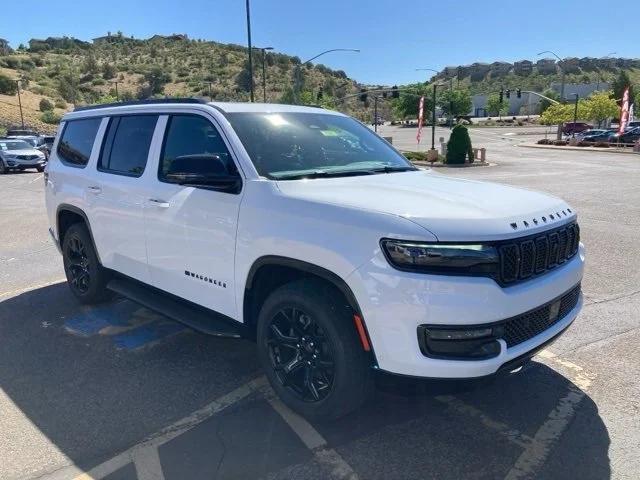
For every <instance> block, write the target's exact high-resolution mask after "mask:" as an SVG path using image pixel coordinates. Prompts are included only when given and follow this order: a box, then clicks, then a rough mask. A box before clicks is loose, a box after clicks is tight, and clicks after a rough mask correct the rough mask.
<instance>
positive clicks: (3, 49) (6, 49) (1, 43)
mask: <svg viewBox="0 0 640 480" xmlns="http://www.w3.org/2000/svg"><path fill="white" fill-rule="evenodd" d="M11 52H13V49H12V48H11V47H10V46H9V42H7V41H6V40H5V39H4V38H0V55H9V54H10V53H11Z"/></svg>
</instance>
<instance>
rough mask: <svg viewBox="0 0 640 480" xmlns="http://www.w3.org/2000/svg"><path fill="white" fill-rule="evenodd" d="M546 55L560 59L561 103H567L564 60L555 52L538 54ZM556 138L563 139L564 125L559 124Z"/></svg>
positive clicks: (546, 51)
mask: <svg viewBox="0 0 640 480" xmlns="http://www.w3.org/2000/svg"><path fill="white" fill-rule="evenodd" d="M544 53H550V54H551V55H553V56H554V57H556V58H557V59H558V68H560V71H561V72H562V75H561V77H560V102H561V103H566V100H565V98H564V81H565V71H564V67H563V66H562V59H561V58H560V57H559V56H558V55H557V54H556V53H555V52H552V51H551V50H545V51H543V52H540V53H538V55H542V54H544ZM556 138H557V139H558V140H561V139H562V124H561V123H559V124H558V132H557V134H556Z"/></svg>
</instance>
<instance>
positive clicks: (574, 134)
mask: <svg viewBox="0 0 640 480" xmlns="http://www.w3.org/2000/svg"><path fill="white" fill-rule="evenodd" d="M574 95H575V96H576V104H575V105H574V107H573V124H574V125H573V126H574V128H573V134H572V135H571V136H572V137H573V138H575V137H576V129H575V123H576V122H577V121H578V98H579V97H578V94H577V93H574Z"/></svg>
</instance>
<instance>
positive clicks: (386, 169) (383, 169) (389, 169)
mask: <svg viewBox="0 0 640 480" xmlns="http://www.w3.org/2000/svg"><path fill="white" fill-rule="evenodd" d="M414 170H417V168H415V167H408V166H407V167H391V166H389V165H386V166H384V167H380V168H372V169H371V170H370V172H374V173H379V172H382V173H393V172H411V171H414Z"/></svg>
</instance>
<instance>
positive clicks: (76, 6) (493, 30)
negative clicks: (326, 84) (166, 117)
mask: <svg viewBox="0 0 640 480" xmlns="http://www.w3.org/2000/svg"><path fill="white" fill-rule="evenodd" d="M3 3H5V5H3V7H2V13H3V15H2V18H3V19H5V20H6V19H13V21H11V22H7V21H0V37H2V38H5V39H7V40H8V41H9V42H10V44H11V45H12V46H13V47H17V46H18V45H19V44H20V43H24V44H26V43H27V42H28V40H29V39H30V38H44V37H47V36H63V35H66V36H72V37H76V38H80V39H82V40H90V39H91V38H93V37H97V36H101V35H106V33H107V32H108V31H111V32H112V33H115V32H117V31H118V30H120V31H122V32H123V33H124V34H125V35H127V36H129V35H134V36H135V37H136V38H146V37H149V36H151V35H153V34H155V33H159V34H170V33H186V34H187V35H189V37H190V38H196V39H197V38H202V39H205V40H215V41H218V42H224V43H236V44H243V45H246V42H247V30H246V11H245V0H171V1H168V0H109V1H108V2H105V1H101V2H97V1H93V0H85V1H83V0H55V1H51V0H47V1H44V0H32V1H31V2H29V4H30V6H29V8H28V10H29V12H31V13H29V14H28V13H27V10H26V9H25V7H24V4H23V2H7V1H5V2H3ZM35 12H37V13H35ZM623 12H624V15H623V14H622V13H621V14H620V15H616V14H615V10H614V7H613V4H611V5H608V4H607V3H606V2H605V3H602V1H601V0H599V1H597V2H596V1H592V0H581V1H577V0H553V1H550V0H537V1H536V2H535V3H534V2H530V1H528V2H524V1H513V0H511V1H508V2H507V1H489V0H485V1H472V0H457V1H450V0H449V1H448V0H440V1H438V2H435V1H427V0H422V1H421V0H415V1H397V0H396V1H387V0H369V1H367V2H365V1H350V0H314V1H308V0H251V24H252V39H253V44H254V45H257V46H272V47H274V48H275V49H276V50H277V51H280V52H282V53H286V54H290V55H297V56H299V57H300V58H301V59H302V60H303V61H304V60H306V59H308V58H310V57H313V56H314V55H316V54H318V53H320V52H322V51H324V50H327V49H331V48H354V49H360V50H361V51H360V53H352V52H334V53H330V54H327V55H324V56H323V57H321V58H320V59H318V60H317V61H318V62H320V63H323V64H325V65H327V66H329V67H331V68H334V69H341V70H344V71H345V72H346V73H347V75H349V76H350V77H351V78H353V79H355V80H357V81H360V82H362V83H367V84H383V85H392V84H404V83H410V82H416V81H423V80H425V79H426V78H427V77H430V76H431V75H432V73H431V72H424V71H423V72H421V71H416V69H417V68H432V69H435V70H441V69H442V68H443V67H445V66H448V65H450V66H456V65H464V64H469V63H473V62H489V63H490V62H493V61H497V60H501V61H507V62H513V61H517V60H522V59H525V58H528V59H530V60H534V61H535V60H536V59H537V58H539V57H537V53H538V52H540V51H542V50H553V51H554V52H555V53H556V54H558V55H559V56H560V57H585V56H592V57H603V56H607V55H609V54H612V52H616V53H615V55H613V56H619V57H630V58H635V57H638V56H640V51H639V50H638V48H637V19H638V18H639V17H640V2H638V1H637V0H636V1H629V2H627V3H626V4H625V6H624V8H623ZM20 18H23V19H24V20H25V21H19V19H20ZM625 19H635V21H636V24H635V25H634V22H633V21H628V22H625V21H624V20H625Z"/></svg>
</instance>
